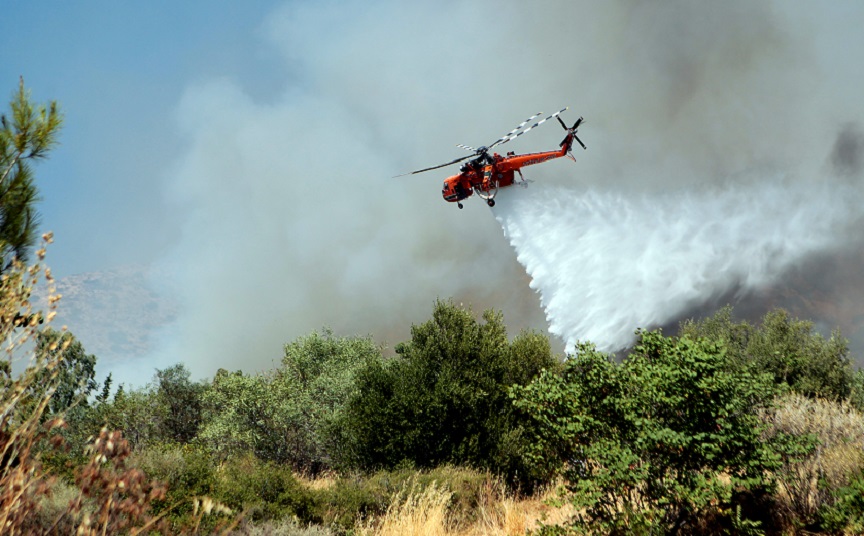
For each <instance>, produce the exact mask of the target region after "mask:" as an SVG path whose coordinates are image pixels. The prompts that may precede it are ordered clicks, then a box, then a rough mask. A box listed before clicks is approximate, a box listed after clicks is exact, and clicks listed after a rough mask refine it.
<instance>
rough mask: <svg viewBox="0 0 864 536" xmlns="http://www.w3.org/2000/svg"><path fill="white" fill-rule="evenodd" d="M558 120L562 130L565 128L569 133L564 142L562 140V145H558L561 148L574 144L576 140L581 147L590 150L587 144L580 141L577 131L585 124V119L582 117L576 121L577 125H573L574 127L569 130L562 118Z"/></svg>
mask: <svg viewBox="0 0 864 536" xmlns="http://www.w3.org/2000/svg"><path fill="white" fill-rule="evenodd" d="M557 119H558V122H559V123H561V128H563V129H564V130H566V131H567V136H565V138H564V139H563V140H561V143H559V144H558V145H559V146H560V147H564V146H565V145H567V144H568V143H569V144H572V143H573V140H576V141H578V142H579V145H581V146H582V148H583V149H588V147H586V146H585V144H584V143H582V140H580V139H579V136H577V135H576V131H577V130H579V125H581V124H582V123H584V122H585V119H583V118H582V117H580V118H579V119H577V120H576V122H575V123H573V126H572V127H570V128H567V125H566V124H565V123H564V121H562V120H561V118H560V117H558V118H557Z"/></svg>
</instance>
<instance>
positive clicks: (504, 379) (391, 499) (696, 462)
mask: <svg viewBox="0 0 864 536" xmlns="http://www.w3.org/2000/svg"><path fill="white" fill-rule="evenodd" d="M46 239H50V237H46ZM43 251H44V249H43V250H40V251H39V257H40V260H41V257H42V255H43ZM46 272H47V270H43V268H42V267H41V266H40V265H38V264H37V265H34V266H31V267H24V266H22V265H20V264H18V265H15V266H14V267H12V268H11V269H10V270H9V271H7V273H5V274H4V275H3V278H2V282H0V284H2V286H0V294H2V307H3V309H2V311H0V315H2V320H3V324H2V330H3V335H4V340H7V341H10V343H9V345H8V346H7V360H6V361H4V362H5V363H6V365H4V366H3V368H2V381H3V383H4V389H3V395H2V421H0V446H2V460H0V462H2V465H0V489H2V493H0V523H3V526H4V533H8V534H15V533H18V534H29V533H72V532H75V531H76V530H77V531H79V532H80V533H82V534H89V533H92V534H97V533H98V534H102V533H129V534H138V533H149V532H155V533H160V534H173V533H211V532H218V533H236V534H348V533H356V534H398V533H403V534H404V533H424V534H523V533H525V532H526V531H535V532H537V533H541V534H564V533H596V534H630V533H644V534H649V533H650V534H705V533H717V534H719V533H754V534H758V533H794V532H800V531H807V532H809V533H813V532H822V533H843V532H845V533H850V534H852V533H857V532H860V531H862V530H864V503H862V501H861V497H862V492H864V457H862V453H864V450H862V447H864V417H862V414H861V412H860V410H861V407H862V401H864V389H862V381H861V373H856V372H855V371H853V368H852V362H851V360H850V358H849V355H848V351H847V348H846V344H845V342H844V340H843V339H842V338H841V337H840V335H839V334H838V333H835V334H833V335H832V336H831V337H830V338H828V339H825V338H823V337H822V336H821V335H819V334H817V333H815V332H814V330H813V326H812V324H811V323H809V322H806V321H801V320H797V319H794V318H790V317H789V316H788V315H787V314H786V313H785V312H783V311H780V310H778V311H773V312H770V313H769V314H768V315H766V316H765V317H764V318H763V319H762V321H761V322H760V323H758V324H755V325H754V324H750V323H747V322H738V321H735V320H734V319H733V316H732V311H731V310H730V309H724V310H721V311H720V312H718V313H717V314H716V315H715V316H713V317H711V318H708V319H704V320H699V321H690V322H686V323H684V324H683V325H682V326H681V329H680V333H679V334H678V335H676V336H666V335H664V334H663V333H661V332H659V331H643V332H639V333H638V336H639V340H638V343H637V344H636V345H635V346H634V348H633V349H632V351H631V353H630V355H629V356H627V357H626V358H625V359H623V360H621V361H615V360H613V359H612V358H611V357H610V356H607V355H604V354H603V353H601V352H598V351H597V350H596V349H595V348H594V347H593V346H592V345H591V344H590V343H584V344H582V345H581V346H579V347H578V348H577V352H576V354H575V355H573V356H568V358H567V359H561V358H559V357H556V356H554V355H553V354H552V352H551V350H550V345H549V341H548V339H547V337H546V336H545V335H544V334H541V333H536V332H530V331H526V332H522V333H519V334H517V335H516V336H515V337H512V338H511V337H509V336H508V334H507V332H506V330H505V328H504V322H503V318H502V316H501V314H500V313H496V312H494V311H486V312H484V313H483V314H482V315H481V316H480V317H479V318H478V317H476V316H475V315H474V314H473V313H472V312H471V311H470V310H468V309H465V308H462V307H460V306H457V305H455V304H454V303H452V302H450V301H438V302H436V303H435V304H434V307H433V311H432V315H431V317H430V319H429V320H427V321H426V322H423V323H422V324H419V325H415V326H413V327H412V329H411V338H410V340H408V341H405V342H403V343H401V344H399V345H397V346H396V355H395V356H394V357H389V358H387V357H384V356H383V355H382V352H381V349H380V348H379V347H378V346H377V345H376V344H375V342H374V341H373V339H372V338H370V337H341V336H337V335H335V334H333V333H331V332H329V331H327V330H324V331H322V332H314V333H311V334H309V335H307V336H304V337H301V338H299V339H297V340H294V341H291V342H288V343H287V344H286V345H285V348H284V356H283V358H282V361H281V364H280V365H279V366H278V367H276V368H275V369H273V370H269V371H264V372H243V371H241V370H236V371H228V370H219V371H217V372H216V373H215V375H214V377H213V378H212V380H204V381H198V382H196V381H192V380H191V379H190V374H189V372H188V371H187V370H186V369H185V367H184V366H183V365H182V364H177V365H175V366H173V367H169V368H167V369H164V370H158V371H157V372H156V374H155V375H154V377H153V380H152V381H151V382H150V383H149V384H147V385H146V386H145V387H142V388H137V389H125V388H123V387H122V386H121V387H120V388H117V389H114V388H113V387H112V385H111V381H110V378H109V379H108V380H107V381H106V382H104V384H102V385H99V384H97V382H96V381H95V364H96V357H95V356H92V355H89V354H87V353H86V351H85V349H84V348H83V347H82V345H81V344H80V343H79V342H78V341H76V340H75V338H74V337H73V336H72V335H71V334H70V333H68V332H65V331H63V330H60V331H57V330H54V329H52V328H51V322H50V320H51V318H52V317H53V315H54V311H52V310H50V309H49V310H48V311H41V312H35V311H32V310H31V306H30V300H29V297H30V296H29V294H30V291H31V289H32V287H33V285H34V282H35V280H37V279H39V278H40V275H42V274H45V273H46ZM46 275H47V279H48V284H49V286H50V285H51V283H52V280H51V278H50V272H48V273H47V274H46ZM49 303H51V304H52V305H51V308H54V307H56V303H57V300H56V299H55V298H52V299H49ZM40 320H41V321H42V323H40ZM31 342H35V344H29V343H31ZM23 359H26V363H27V365H26V367H23V368H24V370H23V371H22V372H20V373H14V372H13V371H16V370H20V369H22V365H21V364H20V363H21V362H22V360H23Z"/></svg>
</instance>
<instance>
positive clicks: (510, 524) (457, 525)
mask: <svg viewBox="0 0 864 536" xmlns="http://www.w3.org/2000/svg"><path fill="white" fill-rule="evenodd" d="M402 497H405V494H404V493H400V494H396V495H394V500H393V503H391V505H390V507H389V508H388V509H387V513H386V514H385V515H384V516H383V518H381V519H377V520H375V519H373V520H370V521H368V522H366V523H364V524H363V525H361V526H359V527H358V528H357V531H356V532H357V534H360V535H363V536H396V535H404V534H414V535H424V536H514V535H520V536H521V535H524V534H526V532H527V531H529V530H534V529H537V528H539V527H540V524H541V522H542V523H543V524H546V525H558V524H562V523H564V522H566V521H567V520H568V519H570V518H571V517H572V515H573V513H574V510H573V508H572V506H570V505H565V506H553V505H551V504H550V503H551V501H552V499H554V498H555V497H557V488H556V486H551V487H550V488H548V489H546V490H544V491H542V492H540V493H537V494H535V495H533V496H530V497H517V496H514V495H513V494H510V493H507V492H506V491H505V489H504V486H503V485H501V484H500V483H494V484H490V486H489V487H488V489H486V490H485V492H484V494H483V496H482V497H481V501H480V504H479V505H478V512H477V516H476V517H475V518H474V519H473V520H471V521H466V520H464V519H458V518H456V517H455V516H454V512H453V511H452V509H450V508H449V505H450V501H451V498H452V493H451V492H450V491H448V490H447V489H445V488H441V487H438V486H436V485H432V486H429V487H427V488H426V489H424V490H421V491H412V492H411V493H408V494H407V498H404V499H403V498H402Z"/></svg>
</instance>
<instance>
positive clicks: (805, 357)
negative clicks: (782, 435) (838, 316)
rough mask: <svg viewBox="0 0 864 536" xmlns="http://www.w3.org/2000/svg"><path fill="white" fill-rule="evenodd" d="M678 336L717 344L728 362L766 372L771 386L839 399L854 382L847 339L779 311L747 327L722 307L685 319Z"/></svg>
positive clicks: (739, 367)
mask: <svg viewBox="0 0 864 536" xmlns="http://www.w3.org/2000/svg"><path fill="white" fill-rule="evenodd" d="M680 334H681V335H682V336H684V335H686V336H689V337H690V338H694V339H695V338H697V337H705V338H708V339H710V340H714V341H718V342H722V343H723V344H724V346H725V347H726V349H727V357H728V359H729V364H730V366H732V367H735V368H737V369H739V370H745V371H748V372H751V373H753V374H761V373H768V374H771V375H772V377H773V378H774V382H775V383H776V384H778V385H788V386H789V387H790V388H791V389H792V390H793V391H795V392H798V393H801V394H803V395H806V396H811V397H812V396H820V397H823V398H830V399H834V400H842V399H846V398H848V397H849V396H850V394H852V388H853V385H854V381H855V380H854V372H853V367H852V360H851V359H850V358H849V347H848V342H847V341H846V339H844V338H843V337H841V335H840V333H839V332H836V331H835V332H834V333H832V334H831V337H830V338H828V339H825V338H824V337H823V336H822V335H820V334H819V333H816V332H815V331H814V330H813V323H812V322H809V321H805V320H799V319H797V318H791V317H790V316H789V313H787V312H786V311H784V310H782V309H776V310H773V311H770V312H769V313H767V314H766V315H765V316H764V317H763V318H762V321H761V323H760V324H759V325H752V324H750V323H749V322H746V321H741V322H735V321H733V319H732V308H731V307H725V308H723V309H721V310H720V311H718V312H717V313H716V314H715V315H714V316H712V317H710V318H707V319H704V320H700V321H694V320H688V321H687V322H684V323H683V324H682V325H681V329H680Z"/></svg>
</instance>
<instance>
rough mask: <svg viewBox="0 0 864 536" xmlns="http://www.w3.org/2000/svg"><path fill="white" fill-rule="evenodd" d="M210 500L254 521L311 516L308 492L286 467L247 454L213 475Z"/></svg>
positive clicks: (311, 508)
mask: <svg viewBox="0 0 864 536" xmlns="http://www.w3.org/2000/svg"><path fill="white" fill-rule="evenodd" d="M213 498H214V499H216V500H218V501H220V502H222V503H224V504H226V505H227V506H228V507H230V508H232V509H234V510H235V511H246V512H248V513H249V517H250V518H251V519H252V520H254V521H258V520H268V519H273V520H278V519H282V518H284V517H286V516H297V517H298V518H299V519H301V520H310V519H312V517H313V508H314V502H313V500H314V499H313V497H312V495H311V493H310V492H309V491H308V490H307V489H306V488H305V487H304V486H303V484H302V483H301V482H300V481H299V480H298V479H297V478H296V477H295V476H294V474H293V473H292V472H291V468H290V466H287V465H279V464H275V463H273V462H267V461H262V460H259V459H258V458H256V457H255V456H253V455H251V454H247V455H245V456H240V457H236V458H231V459H229V460H227V461H225V462H224V463H223V464H222V467H221V468H220V470H219V471H218V472H217V473H216V489H215V493H214V497H213Z"/></svg>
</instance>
